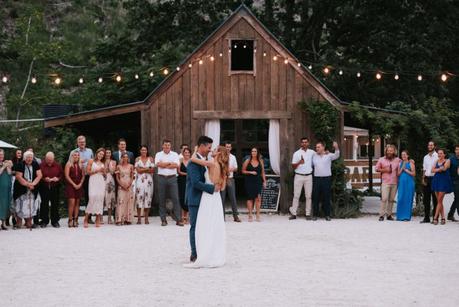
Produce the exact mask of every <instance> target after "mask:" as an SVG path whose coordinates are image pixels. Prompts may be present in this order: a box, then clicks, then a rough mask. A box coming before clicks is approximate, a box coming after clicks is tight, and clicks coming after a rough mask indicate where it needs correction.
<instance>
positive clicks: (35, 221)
mask: <svg viewBox="0 0 459 307" xmlns="http://www.w3.org/2000/svg"><path fill="white" fill-rule="evenodd" d="M26 151H30V152H31V153H33V160H34V161H35V162H37V163H38V165H40V164H41V159H40V158H38V157H37V155H36V154H35V152H34V150H33V148H32V147H29V148H27V149H26ZM38 188H39V187H38ZM38 191H40V190H38ZM41 203H42V202H40V205H39V206H38V209H37V214H35V216H34V217H33V220H32V222H33V226H34V228H36V227H38V226H40V224H41V223H40V209H41Z"/></svg>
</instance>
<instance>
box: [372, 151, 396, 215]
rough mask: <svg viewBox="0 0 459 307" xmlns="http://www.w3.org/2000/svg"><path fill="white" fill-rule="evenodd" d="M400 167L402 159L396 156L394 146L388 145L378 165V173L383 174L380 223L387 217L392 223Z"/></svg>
mask: <svg viewBox="0 0 459 307" xmlns="http://www.w3.org/2000/svg"><path fill="white" fill-rule="evenodd" d="M399 166H400V159H399V158H397V156H396V149H395V146H394V145H390V144H389V145H387V146H386V149H385V151H384V157H381V158H379V160H378V163H376V171H377V172H378V173H381V209H380V210H379V221H384V216H387V219H388V220H389V221H392V220H393V219H394V218H393V217H392V208H393V206H394V201H395V194H397V182H398V177H397V171H398V168H399Z"/></svg>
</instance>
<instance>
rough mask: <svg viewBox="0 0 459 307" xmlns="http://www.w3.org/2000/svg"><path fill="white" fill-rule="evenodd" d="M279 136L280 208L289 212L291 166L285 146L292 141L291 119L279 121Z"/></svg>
mask: <svg viewBox="0 0 459 307" xmlns="http://www.w3.org/2000/svg"><path fill="white" fill-rule="evenodd" d="M279 138H280V143H281V151H280V169H281V172H280V184H281V197H280V204H279V209H280V211H281V212H282V213H287V212H288V208H289V207H290V203H289V199H290V198H289V196H290V194H291V193H290V189H289V185H288V180H289V176H290V172H289V170H290V167H289V158H290V157H289V154H290V153H289V152H288V150H285V149H283V148H288V147H289V146H288V144H289V142H290V138H289V120H288V119H280V123H279ZM284 146H285V147H284Z"/></svg>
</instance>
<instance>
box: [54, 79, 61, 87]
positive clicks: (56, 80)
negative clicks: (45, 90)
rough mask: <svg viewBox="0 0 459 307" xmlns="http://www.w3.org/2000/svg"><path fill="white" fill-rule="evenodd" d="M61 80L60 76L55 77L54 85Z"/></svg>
mask: <svg viewBox="0 0 459 307" xmlns="http://www.w3.org/2000/svg"><path fill="white" fill-rule="evenodd" d="M61 82H62V80H61V78H59V77H57V78H56V79H54V84H56V85H59V84H61Z"/></svg>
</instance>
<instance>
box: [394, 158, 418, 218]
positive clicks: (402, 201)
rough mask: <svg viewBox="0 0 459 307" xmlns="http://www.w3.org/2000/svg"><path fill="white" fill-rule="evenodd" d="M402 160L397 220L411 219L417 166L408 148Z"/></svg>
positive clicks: (399, 173)
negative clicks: (411, 158)
mask: <svg viewBox="0 0 459 307" xmlns="http://www.w3.org/2000/svg"><path fill="white" fill-rule="evenodd" d="M401 158H402V161H401V162H400V167H399V169H398V173H397V175H398V177H399V178H398V190H397V221H409V220H411V208H412V207H413V197H414V177H415V176H416V168H415V166H414V161H413V160H410V156H409V154H408V151H407V150H404V151H402V154H401Z"/></svg>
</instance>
